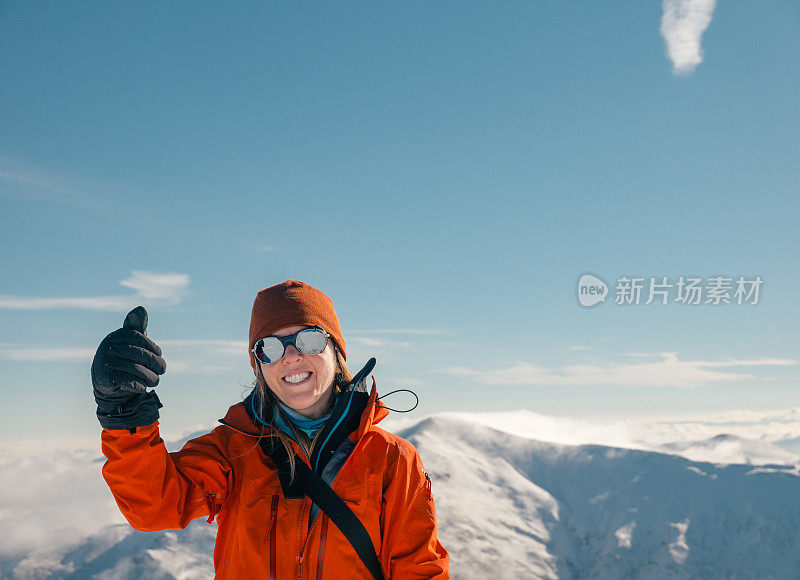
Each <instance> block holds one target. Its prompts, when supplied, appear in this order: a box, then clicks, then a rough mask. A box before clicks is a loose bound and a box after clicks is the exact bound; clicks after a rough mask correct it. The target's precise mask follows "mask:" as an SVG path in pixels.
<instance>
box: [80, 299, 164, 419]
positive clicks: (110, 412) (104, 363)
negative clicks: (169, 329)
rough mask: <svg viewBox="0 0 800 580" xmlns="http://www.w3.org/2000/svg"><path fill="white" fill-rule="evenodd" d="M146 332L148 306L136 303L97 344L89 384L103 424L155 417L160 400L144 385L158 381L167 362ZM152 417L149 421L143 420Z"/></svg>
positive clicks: (155, 383)
mask: <svg viewBox="0 0 800 580" xmlns="http://www.w3.org/2000/svg"><path fill="white" fill-rule="evenodd" d="M146 333H147V310H145V309H144V307H143V306H137V307H136V308H134V309H133V310H131V311H130V312H129V313H128V315H127V316H126V317H125V322H124V323H123V325H122V328H118V329H117V330H115V331H114V332H112V333H111V334H109V335H108V336H106V337H105V338H104V339H103V341H102V342H101V343H100V346H99V347H98V348H97V352H96V353H95V355H94V361H93V362H92V386H93V387H94V396H95V400H96V401H97V405H98V409H97V415H98V418H99V419H100V423H101V424H102V425H103V426H104V427H107V428H109V429H119V428H131V427H138V426H142V425H148V424H149V423H152V422H153V421H155V419H157V418H158V407H160V406H161V404H160V402H159V401H158V397H156V396H155V393H152V392H151V393H148V392H147V388H148V387H150V388H152V387H155V386H156V385H158V380H159V375H163V374H164V373H165V372H166V370H167V363H166V362H165V361H164V359H163V358H161V348H159V346H158V345H157V344H156V343H155V342H153V341H152V340H150V339H149V338H147V334H146ZM142 411H148V412H146V413H143V412H142ZM153 415H154V416H155V418H153ZM151 418H152V421H149V422H142V421H144V420H148V419H151ZM134 423H138V424H134Z"/></svg>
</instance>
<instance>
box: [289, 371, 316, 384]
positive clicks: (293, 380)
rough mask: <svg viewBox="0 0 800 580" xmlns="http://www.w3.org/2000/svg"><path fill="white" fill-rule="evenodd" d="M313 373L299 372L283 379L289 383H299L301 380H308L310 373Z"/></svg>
mask: <svg viewBox="0 0 800 580" xmlns="http://www.w3.org/2000/svg"><path fill="white" fill-rule="evenodd" d="M310 374H311V373H297V374H295V375H289V376H288V377H283V380H284V381H286V382H287V383H299V382H300V381H304V380H306V378H307V377H308V375H310Z"/></svg>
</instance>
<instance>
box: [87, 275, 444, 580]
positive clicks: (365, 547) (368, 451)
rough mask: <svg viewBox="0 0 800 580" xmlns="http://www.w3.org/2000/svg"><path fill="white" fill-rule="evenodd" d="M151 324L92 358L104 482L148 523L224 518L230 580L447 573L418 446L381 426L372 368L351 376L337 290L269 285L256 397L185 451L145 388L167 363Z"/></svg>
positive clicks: (256, 309)
mask: <svg viewBox="0 0 800 580" xmlns="http://www.w3.org/2000/svg"><path fill="white" fill-rule="evenodd" d="M146 328H147V313H146V311H145V310H144V308H142V307H141V306H140V307H138V308H136V309H134V310H132V311H131V312H130V313H129V314H128V316H127V318H126V320H125V324H124V325H123V328H120V329H118V330H116V331H114V332H112V333H111V334H109V335H108V336H107V337H106V338H105V339H104V340H103V342H102V343H101V344H100V347H99V348H98V351H97V354H96V355H95V360H94V362H93V364H92V382H93V385H94V392H95V399H96V401H97V403H98V410H97V415H98V418H99V420H100V423H101V425H102V426H103V428H104V429H103V433H102V442H103V454H104V455H105V456H106V458H107V462H106V463H105V466H104V467H103V476H104V477H105V480H106V482H107V483H108V485H109V487H110V488H111V491H112V493H113V494H114V497H115V499H116V501H117V504H118V505H119V507H120V509H121V510H122V513H123V514H124V515H125V517H126V518H127V520H128V521H129V522H130V524H131V525H132V526H133V527H134V528H136V529H138V530H143V531H155V530H163V529H170V528H184V527H186V526H187V525H188V524H189V522H190V521H191V520H193V519H195V518H198V517H207V518H208V522H211V521H213V520H214V518H216V519H217V523H218V525H219V530H218V532H217V541H216V546H215V549H214V567H215V570H216V577H217V578H271V579H282V578H287V579H288V578H302V579H323V578H336V579H343V578H346V579H350V578H353V579H356V578H365V579H367V578H368V579H372V578H379V577H381V576H382V577H384V578H449V555H448V554H447V551H446V550H445V549H444V547H443V546H442V545H441V543H440V542H439V540H438V539H437V533H436V515H435V508H434V503H433V498H432V496H431V487H430V479H429V478H428V476H427V474H426V473H425V470H424V468H423V466H422V462H421V461H420V458H419V455H418V454H417V451H416V449H415V448H414V446H413V445H411V444H410V443H409V442H407V441H405V440H404V439H401V438H400V437H397V436H395V435H392V434H391V433H388V432H386V431H384V430H382V429H380V428H379V427H377V426H376V423H378V422H379V421H380V420H381V419H383V418H384V417H385V416H386V415H387V414H388V411H387V410H386V408H385V407H384V406H382V405H381V404H380V403H379V402H378V400H377V393H376V388H375V381H374V379H373V381H372V388H371V392H370V393H367V390H366V386H365V383H364V380H363V378H364V377H365V376H366V375H367V374H368V372H369V370H371V366H372V365H371V364H368V367H365V369H363V370H362V372H360V373H358V374H357V376H356V377H353V376H352V375H351V373H350V371H349V370H348V368H347V364H346V362H345V361H346V356H347V353H346V350H345V342H344V338H343V337H342V334H341V330H340V328H339V321H338V318H337V316H336V312H335V311H334V309H333V304H332V303H331V300H330V298H328V297H327V296H326V295H325V294H323V293H322V292H321V291H319V290H317V289H316V288H313V287H312V286H310V285H308V284H305V283H303V282H298V281H294V280H287V281H286V282H284V283H283V284H278V285H276V286H272V287H270V288H266V289H264V290H262V291H261V292H259V293H258V295H257V296H256V299H255V302H254V304H253V311H252V315H251V318H250V340H249V351H250V364H251V365H252V366H253V371H254V374H255V386H254V388H253V391H252V392H251V393H250V394H249V395H248V396H247V398H246V399H245V400H244V401H243V402H241V403H238V404H236V405H234V406H232V407H231V408H230V409H229V411H228V413H227V415H226V416H225V418H224V419H222V420H220V422H221V423H222V425H221V426H219V427H217V428H216V429H214V430H213V431H212V432H211V433H208V434H207V435H204V436H202V437H199V438H197V439H193V440H191V441H189V442H188V443H186V445H184V447H183V449H181V450H180V451H178V452H175V453H168V452H167V451H166V449H165V447H164V443H163V441H162V440H161V438H160V436H159V433H158V422H157V419H158V408H159V407H160V406H161V403H160V402H159V400H158V397H157V396H156V395H155V392H154V391H149V392H148V391H147V387H154V386H156V385H157V384H158V375H160V374H163V373H164V372H165V371H166V364H165V362H164V359H162V358H161V349H160V348H159V347H158V346H157V345H156V344H155V343H153V342H152V341H151V340H150V339H148V338H147V337H146V336H145V331H146ZM370 363H372V364H374V360H371V361H370ZM331 489H332V490H333V493H331ZM309 495H313V496H314V498H315V499H314V501H313V502H312V500H311V499H310V498H309ZM341 500H343V502H344V503H343V504H341ZM337 502H339V503H337ZM345 506H346V507H345ZM330 514H332V516H333V517H334V521H333V522H332V521H331V520H330V517H331V516H330ZM342 529H344V530H345V532H344V533H343V532H342ZM370 553H371V554H372V556H371V558H372V559H370ZM376 556H377V558H376Z"/></svg>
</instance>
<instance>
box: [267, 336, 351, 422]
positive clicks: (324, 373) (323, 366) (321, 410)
mask: <svg viewBox="0 0 800 580" xmlns="http://www.w3.org/2000/svg"><path fill="white" fill-rule="evenodd" d="M304 328H308V327H307V326H287V327H286V328H281V329H280V330H278V331H276V332H274V333H273V335H274V336H287V335H289V334H294V333H296V332H298V331H300V330H303V329H304ZM258 364H259V365H261V373H262V374H263V375H264V380H265V381H266V382H267V386H269V388H270V390H272V392H273V393H275V395H276V396H277V397H278V398H279V399H280V400H281V402H282V403H283V404H284V405H286V406H288V407H291V408H292V409H294V410H295V411H297V412H298V413H300V414H301V415H305V416H306V417H308V418H310V419H317V418H319V417H322V416H323V415H324V414H325V412H326V411H327V410H328V407H329V406H330V401H331V397H332V396H333V377H334V375H335V374H336V371H337V370H338V365H337V363H336V355H335V353H334V350H333V342H332V341H331V340H328V344H327V346H326V347H325V350H323V351H322V352H321V353H319V354H303V353H301V352H299V351H298V350H297V349H296V348H295V347H294V346H293V345H291V344H290V345H287V346H286V350H285V351H284V353H283V356H282V357H281V358H279V359H278V360H277V361H275V362H273V363H267V364H265V363H262V362H260V361H259V363H258Z"/></svg>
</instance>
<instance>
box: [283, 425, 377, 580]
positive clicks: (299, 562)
mask: <svg viewBox="0 0 800 580" xmlns="http://www.w3.org/2000/svg"><path fill="white" fill-rule="evenodd" d="M364 435H366V433H364ZM363 439H364V437H362V438H361V439H359V440H358V441H357V442H356V445H355V447H353V450H352V451H351V452H350V455H348V456H347V459H345V460H344V463H342V466H341V467H340V468H339V471H337V472H336V476H335V477H334V478H333V481H332V482H331V489H333V486H334V485H336V480H337V479H339V475H340V474H341V473H342V471H343V470H344V468H345V467H346V466H347V464H348V463H350V458H352V457H353V455H355V453H356V450H357V449H358V447H359V445H361V441H362V440H363ZM324 515H325V512H323V511H322V510H320V512H319V514H318V515H317V517H316V518H314V523H313V524H311V528H310V529H309V530H308V536H306V541H305V542H304V543H303V549H302V550H300V554H298V556H297V580H302V578H303V574H302V572H303V556H305V553H306V548H307V547H308V542H309V540H310V539H311V536H312V533H311V532H313V531H314V528H315V527H316V525H317V524H318V523H319V520H320V519H321V518H322V516H324ZM326 535H327V534H326ZM319 552H322V554H320V553H319ZM317 555H318V557H324V544H323V542H321V541H320V545H319V549H318V552H317ZM318 569H319V568H318ZM317 580H321V579H319V578H318V579H317Z"/></svg>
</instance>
